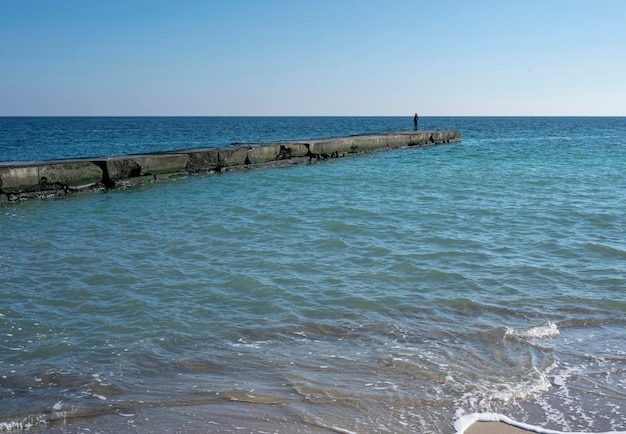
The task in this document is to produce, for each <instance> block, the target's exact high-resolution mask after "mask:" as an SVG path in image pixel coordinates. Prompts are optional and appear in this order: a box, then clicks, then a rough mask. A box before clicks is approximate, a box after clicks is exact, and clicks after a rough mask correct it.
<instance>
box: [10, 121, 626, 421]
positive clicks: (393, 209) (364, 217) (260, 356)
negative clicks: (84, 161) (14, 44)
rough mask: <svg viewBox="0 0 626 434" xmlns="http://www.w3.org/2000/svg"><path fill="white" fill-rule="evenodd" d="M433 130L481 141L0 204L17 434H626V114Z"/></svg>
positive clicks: (459, 124) (347, 128)
mask: <svg viewBox="0 0 626 434" xmlns="http://www.w3.org/2000/svg"><path fill="white" fill-rule="evenodd" d="M64 119H65V118H59V119H58V120H59V121H60V122H63V121H64ZM96 119H97V118H96ZM106 119H107V122H108V123H109V128H113V126H114V124H115V122H116V120H115V118H106ZM122 119H123V118H122ZM140 119H141V118H139V119H135V120H134V122H136V123H139V124H140V123H141V122H140ZM173 119H174V120H176V121H177V122H183V123H184V119H185V118H173ZM218 119H219V118H218ZM289 119H292V118H264V120H263V122H262V124H263V125H265V128H266V130H272V128H273V130H272V131H273V132H272V133H271V134H273V135H272V136H271V137H272V139H286V138H290V137H288V135H289V134H293V133H294V129H296V130H297V129H298V128H297V126H294V124H293V122H290V121H289ZM295 119H297V121H294V122H296V124H297V123H298V122H300V123H301V124H307V123H310V124H312V125H309V127H307V128H308V129H307V131H311V130H313V129H315V128H316V127H315V126H314V124H315V122H317V121H319V119H320V118H310V119H308V118H295ZM307 119H308V120H307ZM322 119H323V120H322V121H319V122H329V119H326V118H322ZM332 119H333V122H336V123H335V124H334V125H335V127H333V128H329V129H328V130H327V131H328V134H327V135H328V136H336V135H343V134H352V133H358V132H361V131H359V130H355V128H354V125H361V126H362V125H367V122H368V119H369V120H370V121H372V122H374V120H375V122H374V124H375V126H376V127H379V126H380V123H381V122H383V123H384V121H385V119H387V120H388V122H389V124H391V127H393V128H391V129H395V130H398V129H400V128H399V125H400V124H401V123H403V122H404V123H405V124H406V126H407V127H409V128H410V127H412V123H411V119H410V118H409V117H407V118H406V119H403V118H332ZM342 119H343V121H345V123H346V125H344V127H343V128H344V129H343V130H342V127H341V121H342ZM5 120H6V121H11V122H13V121H14V120H11V119H8V120H7V118H5ZM53 120H54V119H46V121H47V122H52V121H53ZM79 120H80V119H73V120H72V121H73V122H79ZM205 120H206V119H205ZM20 121H21V122H22V121H24V120H20ZM257 121H259V120H258V119H257ZM37 122H41V120H38V121H37ZM151 122H154V119H151V118H146V123H147V125H148V124H150V123H151ZM190 122H191V123H190V125H191V124H193V123H194V122H197V119H193V120H192V121H190ZM216 122H220V121H219V120H218V121H216ZM222 122H223V119H222ZM273 122H274V123H275V125H274V126H273V127H272V123H273ZM428 123H430V125H431V126H432V127H433V128H439V129H459V130H461V131H462V133H463V142H462V143H459V144H451V145H445V146H439V147H432V148H421V149H403V150H396V151H389V152H379V153H373V154H368V155H365V156H360V157H356V158H345V159H338V160H333V161H330V162H324V163H320V164H313V165H297V166H292V167H287V168H280V169H260V170H253V171H248V172H237V173H225V174H220V175H202V176H191V177H181V178H178V179H174V180H171V181H168V182H157V183H154V184H150V185H145V186H141V187H134V188H129V189H126V190H117V191H110V192H106V193H89V194H82V195H75V196H72V197H68V198H64V199H51V200H31V201H28V202H24V203H11V204H5V205H2V206H0V237H1V238H0V240H1V246H2V247H1V250H0V296H1V300H2V301H1V302H0V303H1V304H0V431H1V430H2V429H5V430H6V429H9V428H11V427H13V428H20V427H30V426H36V427H41V428H42V429H45V430H46V432H77V431H81V430H87V429H90V430H91V431H92V432H105V433H106V432H242V430H243V431H244V432H359V433H376V432H422V433H452V432H454V427H453V424H454V422H455V420H457V419H458V418H459V417H461V416H463V415H467V414H471V413H487V412H488V413H500V414H503V415H507V416H508V417H511V418H513V419H515V420H518V421H521V422H526V423H529V424H533V425H543V426H545V427H547V428H550V429H555V430H570V431H590V432H600V431H609V430H615V431H617V430H620V431H621V430H626V417H625V416H624V415H625V414H626V345H625V343H626V339H625V338H626V333H625V330H626V329H625V326H626V315H625V313H626V236H625V235H624V230H623V228H624V227H626V175H625V174H626V118H431V119H429V118H426V117H424V118H423V120H422V119H420V125H421V126H422V124H424V125H423V126H424V127H425V128H427V127H428ZM236 124H237V123H236V122H235V125H236ZM281 125H282V126H281ZM194 128H195V127H189V128H188V130H186V131H187V132H186V133H185V134H190V135H193V134H192V132H191V130H194ZM359 128H361V127H359ZM164 131H166V129H165V130H164ZM263 131H265V130H263ZM236 133H237V131H236V130H232V131H229V132H228V133H227V134H226V133H225V134H224V135H223V137H222V136H219V137H213V138H211V139H210V140H211V141H212V143H213V142H215V143H219V142H224V141H233V140H231V139H230V137H235V136H236ZM42 134H44V133H42ZM76 134H77V133H76ZM138 134H139V133H138ZM163 134H164V135H165V136H167V132H165V133H163ZM177 134H178V133H177ZM294 135H297V134H294ZM322 136H323V135H322ZM7 137H8V138H7ZM226 137H228V138H229V139H226ZM268 137H269V135H264V134H260V136H259V137H251V141H264V140H270V139H269V138H268ZM40 139H41V141H42V143H43V142H45V137H41V138H40ZM249 139H250V137H246V138H245V139H243V140H242V141H244V140H245V141H248V140H249ZM196 140H198V141H199V142H200V141H201V138H198V137H197V138H196ZM79 141H80V140H79ZM102 141H103V143H104V142H106V140H104V139H103V140H102ZM234 141H237V139H235V140H234ZM2 142H3V143H17V142H16V141H13V139H12V138H11V137H10V136H5V137H4V138H3V141H2ZM181 144H182V143H180V142H178V141H176V139H175V138H172V148H173V149H176V148H183V147H185V146H180V145H181ZM103 146H104V145H103ZM23 148H24V145H23V144H21V145H20V148H19V149H20V151H19V152H20V154H19V155H29V156H28V157H27V158H25V159H42V158H44V157H42V156H36V157H31V155H37V152H38V151H37V149H34V150H24V149H23ZM37 148H38V147H37ZM11 149H13V150H11ZM135 151H136V150H131V152H135ZM5 152H7V154H6V155H9V157H10V158H8V159H21V158H20V157H11V155H15V152H16V151H15V148H10V147H5ZM11 152H13V154H11ZM85 152H87V151H85ZM136 152H143V150H141V151H136ZM52 154H53V153H52V152H51V153H50V155H52ZM68 156H72V155H62V153H58V155H57V154H55V155H54V157H50V158H63V157H68ZM0 159H1V158H0Z"/></svg>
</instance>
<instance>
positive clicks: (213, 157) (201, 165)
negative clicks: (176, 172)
mask: <svg viewBox="0 0 626 434" xmlns="http://www.w3.org/2000/svg"><path fill="white" fill-rule="evenodd" d="M185 154H186V155H187V157H188V159H189V160H188V162H187V166H186V167H185V169H186V170H188V171H189V172H204V171H211V170H219V168H220V159H219V150H218V149H196V150H190V151H185Z"/></svg>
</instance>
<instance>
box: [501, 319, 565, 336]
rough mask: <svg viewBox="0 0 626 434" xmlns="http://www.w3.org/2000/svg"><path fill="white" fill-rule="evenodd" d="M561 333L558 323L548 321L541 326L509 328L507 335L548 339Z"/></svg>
mask: <svg viewBox="0 0 626 434" xmlns="http://www.w3.org/2000/svg"><path fill="white" fill-rule="evenodd" d="M560 334H561V332H560V331H559V329H558V327H557V326H556V324H554V323H552V322H548V323H546V324H542V325H540V326H536V327H531V328H529V329H525V330H524V329H522V330H515V329H510V328H507V330H506V333H505V334H504V335H505V336H513V337H516V338H523V339H524V338H525V339H547V338H555V337H558V336H559V335H560Z"/></svg>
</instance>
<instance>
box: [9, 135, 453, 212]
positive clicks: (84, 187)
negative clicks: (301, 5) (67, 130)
mask: <svg viewBox="0 0 626 434" xmlns="http://www.w3.org/2000/svg"><path fill="white" fill-rule="evenodd" d="M460 141H461V133H460V131H404V132H395V133H375V134H364V135H356V136H348V137H337V138H328V139H314V140H294V141H280V142H270V143H233V144H232V145H230V146H228V147H222V148H198V149H183V150H174V151H168V152H154V153H148V154H133V155H124V156H112V157H96V158H76V159H65V160H49V161H11V162H0V204H1V203H8V202H15V201H21V200H26V199H32V198H48V197H63V196H67V195H69V194H72V193H75V192H83V191H99V190H110V189H115V188H119V187H122V188H123V187H127V186H130V185H137V184H142V183H147V182H153V181H155V180H158V179H166V178H169V177H172V176H178V175H190V174H195V173H219V172H222V171H230V170H241V169H249V168H257V167H280V166H288V165H293V164H299V163H312V162H317V161H322V160H327V159H334V158H341V157H346V156H353V155H357V154H363V153H369V152H374V151H381V150H389V149H400V148H406V147H426V146H435V145H443V144H447V143H458V142H460Z"/></svg>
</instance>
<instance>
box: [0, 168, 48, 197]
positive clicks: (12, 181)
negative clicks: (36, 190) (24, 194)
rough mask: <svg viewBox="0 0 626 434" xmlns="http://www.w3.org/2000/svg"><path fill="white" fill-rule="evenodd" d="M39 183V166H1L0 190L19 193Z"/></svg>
mask: <svg viewBox="0 0 626 434" xmlns="http://www.w3.org/2000/svg"><path fill="white" fill-rule="evenodd" d="M37 185H39V168H38V167H37V166H0V192H2V193H19V192H20V191H24V190H28V189H31V188H33V187H35V186H37Z"/></svg>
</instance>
